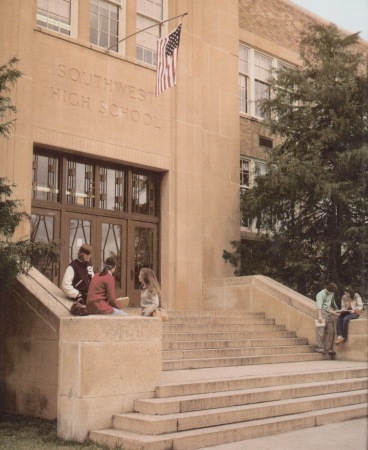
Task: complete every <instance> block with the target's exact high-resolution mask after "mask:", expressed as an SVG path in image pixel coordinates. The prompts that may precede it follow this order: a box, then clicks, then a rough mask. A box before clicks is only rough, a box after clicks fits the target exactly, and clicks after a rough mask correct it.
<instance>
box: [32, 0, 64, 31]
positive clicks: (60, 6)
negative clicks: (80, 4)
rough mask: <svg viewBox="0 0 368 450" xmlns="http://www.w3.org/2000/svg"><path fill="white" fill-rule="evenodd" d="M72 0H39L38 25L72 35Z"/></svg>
mask: <svg viewBox="0 0 368 450" xmlns="http://www.w3.org/2000/svg"><path fill="white" fill-rule="evenodd" d="M70 7H71V0H49V1H48V2H45V1H44V0H38V1H37V25H39V26H43V27H46V28H49V29H51V30H54V31H58V32H60V33H63V34H67V35H70V23H71V22H70V21H71V8H70Z"/></svg>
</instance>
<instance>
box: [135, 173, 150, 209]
mask: <svg viewBox="0 0 368 450" xmlns="http://www.w3.org/2000/svg"><path fill="white" fill-rule="evenodd" d="M132 187H133V196H132V212H135V213H140V214H148V215H150V216H153V215H155V209H156V208H155V185H154V180H153V178H152V177H151V176H149V175H145V174H141V173H133V186H132Z"/></svg>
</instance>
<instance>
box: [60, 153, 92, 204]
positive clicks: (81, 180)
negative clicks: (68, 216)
mask: <svg viewBox="0 0 368 450" xmlns="http://www.w3.org/2000/svg"><path fill="white" fill-rule="evenodd" d="M67 166H68V167H67V190H66V195H67V203H71V204H75V205H81V206H94V192H93V186H94V172H93V167H92V166H91V165H90V164H83V163H79V162H76V161H68V163H67Z"/></svg>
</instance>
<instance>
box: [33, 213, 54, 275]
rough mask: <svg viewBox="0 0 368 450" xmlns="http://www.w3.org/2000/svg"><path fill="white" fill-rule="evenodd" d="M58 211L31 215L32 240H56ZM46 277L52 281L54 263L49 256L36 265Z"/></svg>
mask: <svg viewBox="0 0 368 450" xmlns="http://www.w3.org/2000/svg"><path fill="white" fill-rule="evenodd" d="M55 215H56V213H51V212H50V213H48V215H38V214H32V215H31V242H40V241H41V242H51V241H53V240H54V216H55ZM36 268H37V269H38V270H39V271H40V272H41V273H42V274H43V275H45V277H47V278H48V279H49V280H51V281H52V274H53V270H52V269H53V263H52V261H51V260H50V258H48V257H47V256H46V257H44V258H42V260H41V261H38V264H37V267H36Z"/></svg>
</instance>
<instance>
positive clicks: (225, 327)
mask: <svg viewBox="0 0 368 450" xmlns="http://www.w3.org/2000/svg"><path fill="white" fill-rule="evenodd" d="M229 329H231V331H232V332H243V333H244V332H246V333H248V332H249V331H260V332H262V333H263V332H264V331H274V330H277V331H283V330H285V326H284V325H276V324H275V323H272V322H271V321H270V322H269V323H246V324H239V323H231V324H212V323H211V324H204V325H201V326H200V330H201V333H223V332H228V331H229ZM162 332H163V333H165V334H166V333H175V334H177V333H191V334H194V333H196V332H198V325H172V324H170V325H164V327H163V330H162Z"/></svg>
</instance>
